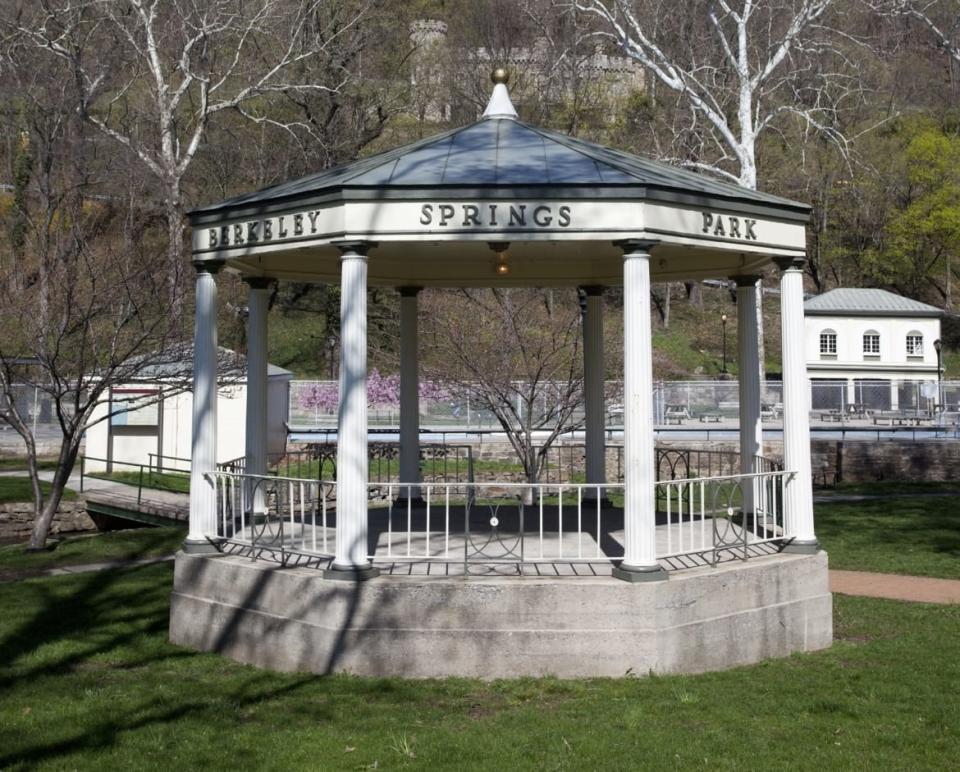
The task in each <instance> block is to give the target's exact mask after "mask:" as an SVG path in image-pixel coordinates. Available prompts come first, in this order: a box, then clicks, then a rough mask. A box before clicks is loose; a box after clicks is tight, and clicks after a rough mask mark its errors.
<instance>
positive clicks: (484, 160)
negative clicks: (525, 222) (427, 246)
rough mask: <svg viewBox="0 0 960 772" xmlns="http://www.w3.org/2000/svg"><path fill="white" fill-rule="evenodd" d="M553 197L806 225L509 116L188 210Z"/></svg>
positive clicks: (200, 215) (724, 189) (797, 211)
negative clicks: (718, 211) (661, 205)
mask: <svg viewBox="0 0 960 772" xmlns="http://www.w3.org/2000/svg"><path fill="white" fill-rule="evenodd" d="M492 190H496V191H498V192H502V193H503V194H504V195H542V194H543V193H544V192H546V191H549V193H550V195H551V196H553V197H555V196H561V197H564V198H610V197H613V198H623V197H629V198H642V199H647V200H652V201H664V202H670V203H683V204H692V205H698V206H705V207H714V208H715V207H724V208H729V207H730V206H731V205H734V206H736V208H737V209H738V210H741V211H744V210H748V211H751V212H755V213H768V214H774V215H776V216H778V217H781V218H789V219H798V220H802V221H806V220H807V218H808V216H809V212H810V207H809V206H807V205H806V204H801V203H797V202H795V201H790V200H788V199H785V198H780V197H778V196H773V195H770V194H768V193H761V192H758V191H755V190H751V189H749V188H744V187H741V186H739V185H733V184H728V183H724V182H720V181H718V180H715V179H712V178H710V177H707V176H705V175H702V174H697V173H695V172H692V171H688V170H686V169H680V168H677V167H675V166H671V165H669V164H665V163H660V162H657V161H653V160H650V159H648V158H642V157H640V156H636V155H631V154H630V153H625V152H622V151H619V150H614V149H612V148H608V147H604V146H603V145H598V144H595V143H593V142H587V141H585V140H582V139H576V138H574V137H568V136H565V135H563V134H558V133H556V132H553V131H548V130H546V129H542V128H538V127H536V126H531V125H529V124H527V123H524V122H523V121H520V120H517V119H515V118H512V117H504V116H491V117H486V118H482V119H481V120H479V121H477V122H476V123H472V124H470V125H468V126H463V127H461V128H457V129H453V130H452V131H447V132H445V133H442V134H438V135H435V136H432V137H429V138H427V139H425V140H421V141H419V142H414V143H413V144H409V145H404V146H403V147H399V148H395V149H393V150H388V151H386V152H384V153H379V154H377V155H374V156H371V157H369V158H363V159H360V160H358V161H354V162H352V163H348V164H344V165H342V166H337V167H334V168H332V169H325V170H324V171H322V172H318V173H316V174H310V175H307V176H305V177H300V178H299V179H295V180H289V181H287V182H283V183H280V184H279V185H273V186H271V187H269V188H264V189H262V190H258V191H254V192H252V193H246V194H244V195H241V196H236V197H234V198H229V199H226V200H225V201H222V202H220V203H218V204H214V205H211V206H208V207H201V208H198V209H195V210H193V211H192V212H191V213H190V215H191V218H192V220H193V222H194V223H195V224H201V223H202V222H204V221H206V220H208V219H209V218H210V217H211V216H213V217H216V218H219V217H222V216H224V215H226V214H228V213H232V212H234V210H244V209H251V208H254V209H256V211H258V212H261V213H262V212H269V211H273V210H275V209H283V208H286V207H288V206H289V204H290V202H291V201H296V203H297V204H298V205H308V204H319V203H324V202H329V201H334V200H338V199H339V200H349V199H353V200H358V199H370V198H377V199H403V198H411V197H415V198H422V197H424V196H428V197H431V196H433V197H436V196H441V197H447V198H450V197H453V195H454V194H455V195H456V197H464V196H466V197H472V196H476V195H489V193H490V192H491V191H492Z"/></svg>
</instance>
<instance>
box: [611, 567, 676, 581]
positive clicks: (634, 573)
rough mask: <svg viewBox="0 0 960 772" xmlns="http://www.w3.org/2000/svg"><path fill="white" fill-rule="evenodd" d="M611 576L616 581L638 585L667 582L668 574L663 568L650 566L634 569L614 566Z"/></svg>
mask: <svg viewBox="0 0 960 772" xmlns="http://www.w3.org/2000/svg"><path fill="white" fill-rule="evenodd" d="M610 575H611V576H613V578H614V579H620V580H621V581H624V582H630V583H631V584H636V583H637V582H665V581H667V572H666V571H664V570H663V566H649V567H647V568H632V567H627V566H624V565H622V564H621V565H619V566H614V567H613V570H612V571H611V572H610Z"/></svg>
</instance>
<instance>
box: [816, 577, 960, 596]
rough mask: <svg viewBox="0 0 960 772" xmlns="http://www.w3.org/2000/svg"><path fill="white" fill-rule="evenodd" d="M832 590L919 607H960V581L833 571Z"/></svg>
mask: <svg viewBox="0 0 960 772" xmlns="http://www.w3.org/2000/svg"><path fill="white" fill-rule="evenodd" d="M830 590H831V592H839V593H840V594H842V595H864V596H866V597H869V598H890V599H892V600H909V601H914V602H917V603H960V580H957V579H931V578H930V577H927V576H901V575H899V574H874V573H870V572H869V571H834V570H831V571H830Z"/></svg>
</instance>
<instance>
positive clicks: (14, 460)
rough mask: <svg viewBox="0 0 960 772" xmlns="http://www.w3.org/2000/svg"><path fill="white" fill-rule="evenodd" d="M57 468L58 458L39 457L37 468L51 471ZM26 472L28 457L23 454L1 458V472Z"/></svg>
mask: <svg viewBox="0 0 960 772" xmlns="http://www.w3.org/2000/svg"><path fill="white" fill-rule="evenodd" d="M56 468H57V459H56V458H38V459H37V469H40V470H43V471H51V470H53V469H56ZM21 471H22V472H26V471H27V459H25V458H23V457H22V456H17V457H13V456H11V457H9V458H0V472H21Z"/></svg>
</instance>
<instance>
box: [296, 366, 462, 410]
mask: <svg viewBox="0 0 960 772" xmlns="http://www.w3.org/2000/svg"><path fill="white" fill-rule="evenodd" d="M339 391H340V390H339V386H338V385H337V383H335V382H333V381H326V382H323V383H314V384H311V385H310V386H309V387H307V388H306V389H304V390H303V391H301V392H300V394H299V395H298V398H297V399H298V402H299V407H301V408H303V409H304V410H314V411H317V412H321V413H326V414H331V413H336V412H337V405H338V404H339V402H340V393H339ZM419 394H420V402H421V403H423V402H439V401H443V400H447V399H449V398H450V389H449V388H448V387H447V386H445V385H444V384H443V383H439V382H436V381H421V382H420V388H419ZM367 406H368V407H371V408H373V409H375V410H389V409H390V408H394V409H396V408H399V406H400V376H399V375H396V374H393V375H382V374H381V373H380V371H379V370H377V369H376V368H374V369H373V370H371V371H370V373H369V374H368V375H367Z"/></svg>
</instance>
